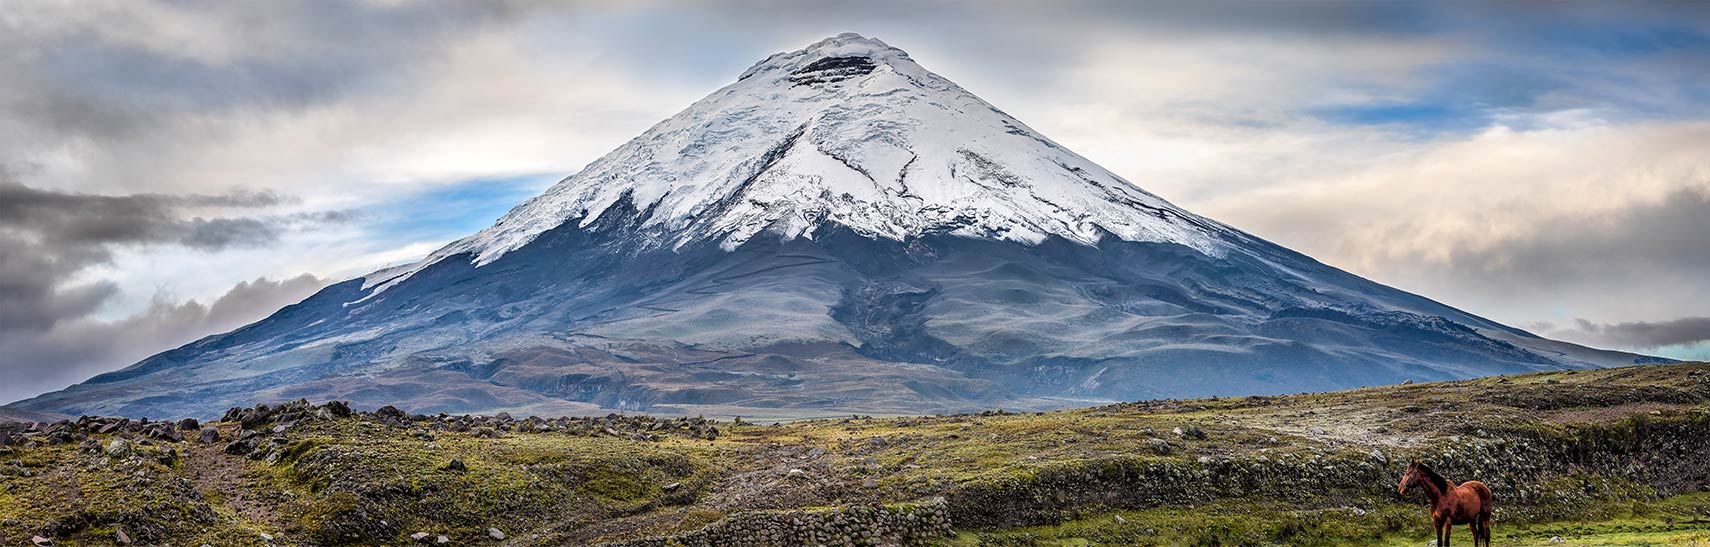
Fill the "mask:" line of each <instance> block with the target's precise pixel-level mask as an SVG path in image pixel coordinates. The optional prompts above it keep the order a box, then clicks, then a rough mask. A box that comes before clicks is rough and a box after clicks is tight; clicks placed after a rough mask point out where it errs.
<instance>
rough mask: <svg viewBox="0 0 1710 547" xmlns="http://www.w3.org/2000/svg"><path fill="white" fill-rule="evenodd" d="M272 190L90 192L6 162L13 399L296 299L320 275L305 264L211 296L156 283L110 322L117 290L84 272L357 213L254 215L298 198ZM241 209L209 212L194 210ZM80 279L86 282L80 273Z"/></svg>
mask: <svg viewBox="0 0 1710 547" xmlns="http://www.w3.org/2000/svg"><path fill="white" fill-rule="evenodd" d="M292 201H293V200H291V199H288V198H284V197H281V196H279V195H277V194H274V193H271V192H233V193H228V194H217V195H205V194H181V195H166V194H129V195H94V194H83V193H74V192H60V191H53V190H44V189H39V188H32V187H30V186H26V185H24V184H22V183H19V182H17V181H16V180H14V178H13V177H12V176H11V175H9V174H8V173H7V172H5V171H0V356H4V357H3V359H4V360H3V361H0V368H3V369H4V371H5V374H6V377H7V379H8V381H7V382H6V383H5V386H4V387H0V399H4V400H11V399H15V398H18V397H23V396H27V395H33V394H36V393H40V392H41V391H43V390H46V389H50V388H59V387H64V386H65V385H67V384H69V383H72V382H75V381H78V380H82V379H83V378H86V377H88V376H90V375H93V374H97V373H100V372H105V371H107V370H111V369H114V368H118V367H121V366H124V365H127V364H130V363H131V362H134V361H136V360H137V359H140V358H142V357H146V356H148V355H150V354H153V353H155V352H158V351H162V350H165V349H170V348H171V347H173V346H176V345H179V344H183V343H186V342H189V341H191V340H193V339H195V338H197V337H200V336H203V335H205V334H209V333H212V332H219V331H223V330H230V329H232V328H235V327H237V326H240V325H242V324H243V323H247V322H249V321H254V320H256V319H260V318H261V317H264V316H265V315H266V314H268V313H271V312H272V311H274V310H276V309H278V308H279V307H280V306H283V305H285V304H289V303H291V302H295V301H296V300H297V299H301V298H303V297H305V296H307V295H308V294H309V293H310V292H312V291H313V290H315V289H318V288H319V287H320V286H321V285H323V284H324V282H323V281H322V280H320V279H318V278H316V277H315V276H311V275H306V274H305V275H301V276H297V277H293V278H290V279H286V280H283V281H271V280H268V279H265V278H263V279H256V280H254V281H246V282H241V283H238V284H237V286H235V287H232V288H231V289H230V290H229V291H227V292H226V293H225V294H223V295H221V296H219V297H218V298H216V299H214V300H213V301H212V303H211V304H209V305H203V304H200V303H198V302H197V301H195V300H190V301H187V302H184V303H182V304H179V303H175V302H173V301H172V300H171V299H169V298H167V297H166V296H165V295H163V294H156V295H155V297H154V300H153V301H152V302H151V303H150V304H149V305H148V307H147V308H146V309H144V310H142V311H140V312H137V313H135V314H132V315H129V316H128V317H125V318H123V319H119V320H113V321H105V320H101V319H99V318H98V317H97V314H98V312H99V310H100V309H101V308H102V307H103V306H104V305H106V304H108V303H109V302H110V301H112V300H113V299H114V298H116V297H117V296H119V294H120V293H121V287H120V286H119V285H118V284H117V283H114V282H113V281H111V280H107V279H93V280H83V279H84V277H83V276H84V274H86V273H88V271H89V270H91V269H93V268H96V267H99V266H103V265H106V264H109V263H111V262H112V261H113V259H114V255H115V251H117V250H121V249H136V248H149V247H157V246H176V247H180V248H184V249H188V250H192V251H194V252H198V253H204V254H206V253H214V252H217V251H224V250H227V249H237V248H253V247H259V246H262V245H267V244H271V243H274V242H276V241H278V240H279V238H280V237H281V234H282V233H285V232H288V231H290V230H293V229H297V228H299V227H303V226H309V225H315V226H324V225H326V224H327V223H329V222H340V221H344V220H347V219H349V218H350V217H351V213H348V212H343V211H321V212H305V213H294V214H289V215H269V214H255V212H257V211H259V210H264V209H267V208H272V207H277V206H279V205H282V204H288V203H291V202H292ZM219 211H228V212H243V213H245V214H249V215H250V216H218V217H210V218H205V217H201V216H191V217H189V218H186V215H188V214H191V213H194V212H219ZM80 280H81V281H80Z"/></svg>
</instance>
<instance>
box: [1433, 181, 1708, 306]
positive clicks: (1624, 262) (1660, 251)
mask: <svg viewBox="0 0 1710 547" xmlns="http://www.w3.org/2000/svg"><path fill="white" fill-rule="evenodd" d="M1705 234H1710V189H1705V190H1700V189H1683V190H1680V191H1677V192H1675V193H1673V194H1670V195H1669V196H1668V197H1666V198H1665V199H1664V200H1663V201H1662V202H1661V203H1657V204H1654V205H1649V206H1635V207H1633V208H1631V209H1627V210H1623V211H1620V212H1617V213H1612V214H1607V215H1602V216H1598V217H1592V218H1572V219H1561V220H1558V221H1554V222H1549V223H1547V224H1546V225H1544V226H1541V227H1539V229H1537V230H1536V231H1535V232H1534V233H1533V234H1532V235H1531V236H1529V237H1521V238H1513V239H1508V240H1503V241H1500V242H1497V243H1495V244H1493V245H1489V246H1486V247H1482V248H1476V249H1475V248H1467V247H1463V248H1459V249H1456V250H1454V251H1453V254H1452V256H1453V258H1452V259H1451V262H1450V264H1451V269H1450V271H1449V272H1446V273H1449V274H1451V275H1455V276H1458V277H1461V278H1462V279H1464V280H1466V281H1468V282H1474V281H1475V280H1482V282H1484V283H1487V284H1492V285H1496V286H1502V285H1527V286H1532V287H1537V286H1555V287H1560V288H1570V287H1582V286H1585V285H1587V284H1592V283H1611V282H1615V283H1618V282H1619V280H1622V279H1634V280H1639V279H1647V278H1648V277H1649V276H1650V275H1652V274H1655V273H1657V272H1682V273H1689V274H1692V275H1702V274H1703V272H1710V237H1706V235H1705Z"/></svg>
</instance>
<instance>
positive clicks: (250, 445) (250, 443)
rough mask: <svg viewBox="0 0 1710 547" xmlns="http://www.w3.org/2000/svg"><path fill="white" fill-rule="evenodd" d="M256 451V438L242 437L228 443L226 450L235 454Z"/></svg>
mask: <svg viewBox="0 0 1710 547" xmlns="http://www.w3.org/2000/svg"><path fill="white" fill-rule="evenodd" d="M254 451H255V440H254V439H240V440H236V441H232V442H230V443H226V448H225V452H226V453H227V454H231V455H233V456H243V455H245V454H249V453H250V452H254Z"/></svg>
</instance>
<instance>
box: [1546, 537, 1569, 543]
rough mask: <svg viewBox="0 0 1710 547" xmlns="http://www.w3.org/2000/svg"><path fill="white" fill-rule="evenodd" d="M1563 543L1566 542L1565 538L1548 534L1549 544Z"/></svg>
mask: <svg viewBox="0 0 1710 547" xmlns="http://www.w3.org/2000/svg"><path fill="white" fill-rule="evenodd" d="M1563 543H1567V540H1565V539H1562V537H1561V536H1550V544H1551V545H1561V544H1563Z"/></svg>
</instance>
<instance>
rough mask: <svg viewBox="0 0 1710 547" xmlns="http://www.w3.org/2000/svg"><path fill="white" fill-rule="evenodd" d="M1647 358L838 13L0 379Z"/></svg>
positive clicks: (1174, 388)
mask: <svg viewBox="0 0 1710 547" xmlns="http://www.w3.org/2000/svg"><path fill="white" fill-rule="evenodd" d="M1647 359H1649V358H1646V357H1643V356H1639V355H1633V354H1627V353H1619V352H1611V351H1602V350H1595V349H1590V348H1585V347H1580V346H1576V345H1573V344H1569V343H1564V342H1558V341H1552V340H1548V339H1544V338H1540V337H1538V336H1535V335H1533V334H1530V333H1528V332H1525V331H1522V330H1520V329H1516V328H1513V327H1508V326H1505V325H1502V324H1498V323H1496V322H1494V321H1490V320H1488V319H1484V318H1481V317H1478V316H1475V315H1472V314H1469V313H1466V312H1463V311H1460V310H1457V309H1455V308H1452V307H1449V306H1446V305H1443V304H1440V303H1438V302H1435V301H1432V300H1430V299H1427V298H1424V297H1422V296H1418V295H1414V294H1410V293H1407V292H1404V291H1400V290H1397V289H1393V288H1390V287H1387V286H1384V285H1381V284H1378V283H1375V282H1372V281H1369V280H1366V279H1362V278H1360V277H1358V276H1355V275H1352V274H1349V273H1347V272H1344V271H1342V270H1338V269H1336V268H1333V267H1330V266H1327V265H1324V264H1321V263H1319V262H1317V261H1315V260H1313V259H1311V258H1308V257H1306V256H1304V255H1302V254H1300V253H1296V252H1294V251H1291V250H1289V249H1286V248H1283V247H1280V246H1278V245H1275V244H1272V243H1269V242H1267V241H1265V240H1263V239H1260V238H1258V237H1254V236H1253V235H1250V234H1247V233H1244V232H1242V231H1240V230H1237V229H1235V228H1232V227H1230V226H1227V225H1225V224H1222V223H1220V222H1217V221H1215V220H1211V219H1208V218H1205V217H1202V216H1199V215H1196V214H1194V213H1192V212H1189V211H1186V210H1184V209H1182V208H1180V207H1177V206H1175V205H1172V204H1171V203H1169V202H1168V201H1165V200H1164V199H1162V198H1160V197H1158V196H1156V195H1153V194H1151V193H1148V192H1146V191H1145V190H1143V189H1141V188H1140V187H1138V186H1136V185H1134V184H1132V183H1130V182H1128V181H1126V180H1123V179H1122V178H1121V177H1118V176H1116V175H1115V174H1113V173H1111V172H1109V171H1107V170H1105V169H1104V168H1101V167H1099V166H1098V165H1095V164H1093V163H1092V162H1091V161H1088V160H1087V159H1086V158H1083V157H1081V156H1079V155H1076V154H1075V153H1074V152H1071V151H1069V150H1067V149H1066V148H1064V147H1063V146H1062V145H1060V144H1058V143H1056V142H1053V141H1051V140H1050V139H1048V138H1046V137H1044V136H1043V135H1040V134H1039V133H1038V132H1036V131H1034V130H1033V129H1031V128H1029V127H1028V126H1026V125H1024V124H1022V123H1021V122H1020V121H1017V120H1016V119H1015V118H1012V117H1010V116H1009V115H1007V114H1005V113H1003V112H1002V111H1000V110H998V109H997V108H996V107H993V106H992V105H990V104H987V103H986V102H985V101H983V100H981V99H980V98H978V97H976V96H974V95H973V94H972V93H969V92H968V91H966V90H964V89H962V88H961V87H959V86H957V85H956V84H954V83H952V82H950V81H949V80H946V79H945V78H943V77H940V76H938V75H936V74H933V73H932V72H929V71H927V70H926V69H924V68H922V67H921V66H920V65H918V64H916V63H915V62H914V61H913V60H912V59H910V58H909V56H908V54H906V53H904V52H903V51H901V50H899V49H896V48H893V47H890V46H888V45H886V44H885V43H883V42H880V41H878V40H874V39H868V38H864V37H861V36H858V35H853V34H844V35H840V36H836V37H833V38H829V39H826V40H823V41H821V42H818V43H815V44H813V45H810V46H808V47H807V48H805V49H802V50H799V51H794V52H788V53H780V54H777V55H773V56H771V57H768V58H766V59H765V60H762V61H760V62H759V63H758V64H756V65H754V66H753V67H752V68H750V69H748V70H747V71H746V72H744V73H742V74H741V76H739V77H738V78H737V80H736V82H734V83H732V84H730V85H728V86H726V87H725V88H723V89H720V90H718V91H716V92H714V93H713V94H711V95H709V96H707V97H706V98H704V99H702V100H700V101H698V102H696V103H694V104H692V105H690V106H689V107H688V108H687V109H686V110H683V111H682V112H680V113H678V114H676V115H675V116H672V117H671V118H669V119H667V120H665V121H663V122H660V123H659V124H657V125H655V126H653V127H652V128H650V129H648V130H647V131H646V132H644V133H642V134H641V135H640V136H638V137H636V138H634V139H633V140H631V141H629V142H628V143H626V144H624V145H623V146H621V147H619V148H618V149H616V150H614V151H612V152H611V153H609V154H607V155H605V156H604V157H601V158H600V159H598V160H596V161H594V162H593V163H592V164H590V165H588V166H587V167H586V168H585V169H583V170H582V171H581V172H579V173H577V174H575V175H572V176H570V177H568V178H566V179H564V180H563V181H562V182H559V183H558V184H556V185H555V186H553V187H552V188H550V189H549V190H547V191H546V192H545V193H544V194H542V195H540V196H538V197H535V198H533V199H530V200H529V201H527V202H525V203H523V204H521V205H519V206H517V207H516V208H515V209H513V210H511V211H510V212H509V213H507V214H506V215H504V217H503V218H500V219H499V220H498V221H497V222H496V223H495V224H494V225H493V226H492V227H490V228H487V229H485V230H482V231H480V232H478V233H475V234H473V235H471V236H469V237H466V238H464V239H461V240H459V241H456V242H454V243H451V244H449V245H447V246H445V247H444V248H442V249H439V250H438V251H436V252H434V253H433V254H431V255H430V256H428V257H427V258H426V259H423V260H421V261H419V262H416V263H413V264H409V265H405V266H400V267H396V268H391V269H387V270H382V271H379V272H375V273H373V274H370V275H367V276H363V277H361V278H357V279H352V280H348V281H345V282H342V283H338V284H335V285H332V286H329V287H327V288H325V289H324V290H322V291H320V292H319V293H317V294H315V295H313V296H311V297H310V298H308V299H306V300H304V301H303V302H301V303H298V304H295V305H292V306H288V307H286V308H284V309H281V310H279V311H278V312H277V313H274V314H273V315H272V316H270V317H268V318H266V319H264V320H262V321H259V322H256V323H254V324H251V325H248V326H245V327H243V328H240V329H238V330H235V331H232V332H229V333H225V334H219V335H215V336H210V337H207V338H204V339H202V340H198V341H196V342H193V343H191V344H188V345H185V346H183V347H180V348H177V349H173V350H170V351H166V352H164V353H161V354H158V355H155V356H153V357H150V358H148V359H145V360H143V361H142V362H139V363H137V364H135V365H133V366H131V367H129V368H126V369H123V370H120V371H117V372H112V373H108V374H103V375H100V376H97V377H95V378H93V379H90V380H89V381H87V382H85V383H82V384H79V385H76V386H73V387H71V388H68V389H66V390H63V391H59V392H55V393H50V394H46V395H43V396H40V397H37V398H34V399H30V400H27V401H22V402H19V403H16V404H14V405H13V407H14V408H16V409H18V410H27V411H42V412H56V413H62V414H107V415H123V416H217V415H218V414H219V413H220V412H221V411H223V410H224V409H226V408H227V407H231V406H238V405H244V404H253V403H257V402H266V401H272V400H280V399H296V398H308V399H311V400H329V399H342V400H349V401H352V402H353V404H354V405H356V406H358V407H370V408H372V407H376V406H380V405H387V404H391V405H396V406H399V407H403V408H406V409H409V410H413V411H417V412H439V411H446V412H498V411H501V410H502V411H509V412H513V413H533V414H540V415H556V414H605V413H608V412H612V411H645V412H650V413H660V414H709V415H724V416H729V415H741V416H750V417H811V416H824V415H838V414H849V413H881V414H883V413H898V414H901V413H934V412H957V411H965V410H975V409H987V408H993V407H1002V408H1011V409H1042V408H1050V407H1062V406H1071V405H1082V404H1092V403H1096V402H1104V401H1111V400H1133V399H1145V398H1164V397H1191V396H1211V395H1218V396H1229V395H1250V394H1274V393H1284V392H1302V391H1321V390H1335V389H1345V388H1351V387H1357V386H1366V385H1376V384H1389V383H1396V382H1401V381H1404V380H1409V379H1411V380H1421V381H1424V380H1443V379H1455V378H1470V377H1477V376H1485V375H1494V374H1512V373H1520V372H1531V371H1539V370H1554V369H1564V368H1592V367H1606V366H1619V365H1630V364H1636V363H1643V362H1646V361H1647Z"/></svg>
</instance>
